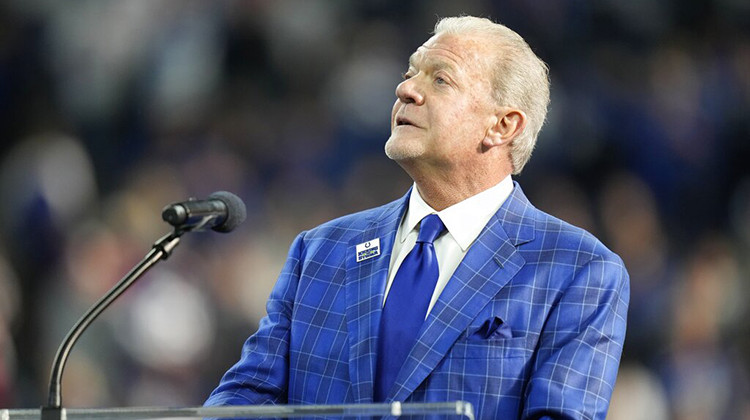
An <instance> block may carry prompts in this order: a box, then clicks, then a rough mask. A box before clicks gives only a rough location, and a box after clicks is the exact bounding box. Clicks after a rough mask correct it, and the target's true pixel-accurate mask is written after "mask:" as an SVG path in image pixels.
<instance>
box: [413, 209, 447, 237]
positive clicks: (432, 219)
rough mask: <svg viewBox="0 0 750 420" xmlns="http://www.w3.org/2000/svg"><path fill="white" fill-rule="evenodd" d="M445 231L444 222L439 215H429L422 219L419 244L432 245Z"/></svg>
mask: <svg viewBox="0 0 750 420" xmlns="http://www.w3.org/2000/svg"><path fill="white" fill-rule="evenodd" d="M444 230H445V225H444V224H443V221H442V220H440V216H438V215H437V214H429V215H427V216H425V217H424V219H422V222H421V223H420V225H419V236H418V237H417V242H426V243H430V244H431V243H432V242H433V241H434V240H435V239H437V237H438V236H440V234H441V233H443V231H444Z"/></svg>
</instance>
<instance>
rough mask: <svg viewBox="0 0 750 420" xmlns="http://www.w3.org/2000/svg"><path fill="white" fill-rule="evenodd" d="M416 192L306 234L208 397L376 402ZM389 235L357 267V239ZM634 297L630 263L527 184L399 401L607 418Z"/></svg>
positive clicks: (414, 357) (406, 369) (458, 276)
mask: <svg viewBox="0 0 750 420" xmlns="http://www.w3.org/2000/svg"><path fill="white" fill-rule="evenodd" d="M408 196H409V193H407V194H406V196H405V197H403V198H401V199H400V200H398V201H395V202H393V203H390V204H387V205H385V206H382V207H378V208H375V209H371V210H367V211H364V212H361V213H357V214H353V215H349V216H345V217H342V218H340V219H337V220H333V221H331V222H328V223H325V224H323V225H321V226H318V227H316V228H314V229H312V230H310V231H308V232H303V233H302V234H300V235H299V236H298V237H297V238H296V240H295V241H294V243H293V245H292V247H291V250H290V252H289V256H288V259H287V261H286V264H285V266H284V268H283V270H282V272H281V275H280V277H279V279H278V281H277V283H276V286H275V287H274V289H273V292H272V293H271V296H270V298H269V300H268V303H267V313H268V314H267V316H266V317H265V318H263V320H262V321H261V322H260V327H259V330H258V331H257V332H256V333H255V334H254V335H252V336H251V337H250V338H249V339H248V340H247V342H246V343H245V345H244V347H243V350H242V357H241V359H240V361H239V362H238V363H237V364H236V365H235V366H233V367H232V368H231V369H230V370H229V371H228V372H227V373H226V374H225V375H224V377H223V378H222V380H221V383H220V384H219V386H218V387H217V388H216V389H215V390H214V391H213V393H212V394H211V396H210V397H209V399H208V401H206V404H207V405H228V404H237V405H242V404H264V403H278V404H338V403H370V402H372V398H373V376H374V372H375V360H376V354H375V352H376V349H377V339H378V338H377V337H378V325H379V322H380V314H381V307H382V303H383V296H384V290H385V286H386V280H387V274H388V266H389V261H390V257H391V249H392V246H393V243H394V240H395V237H396V231H397V229H398V225H399V223H400V221H401V217H402V215H403V213H404V211H405V209H406V206H407V205H408ZM375 238H380V246H381V253H380V255H379V256H377V257H374V258H370V259H366V260H364V261H361V262H357V260H356V256H355V247H356V245H357V244H361V243H363V242H367V241H370V240H373V239H375ZM628 300H629V284H628V274H627V272H626V271H625V267H624V265H623V263H622V261H621V260H620V258H619V257H618V256H617V255H615V254H614V253H612V252H611V251H609V250H608V249H607V248H605V247H604V245H602V244H601V243H600V242H599V241H598V240H597V239H596V238H594V237H593V236H592V235H590V234H589V233H587V232H585V231H583V230H581V229H579V228H576V227H573V226H571V225H569V224H566V223H565V222H562V221H560V220H559V219H556V218H554V217H552V216H550V215H548V214H545V213H543V212H541V211H539V210H537V209H536V208H534V207H533V206H532V205H531V204H530V203H529V201H528V200H527V199H526V197H525V196H524V194H523V192H522V191H521V188H520V186H519V185H518V184H516V185H515V186H514V190H513V193H512V194H511V196H510V197H509V198H508V199H507V200H506V202H505V203H504V204H503V205H502V207H501V208H500V209H499V210H498V212H497V213H496V214H495V215H494V216H493V217H492V218H491V219H490V221H489V222H488V224H487V226H486V227H485V228H484V230H483V231H482V233H481V234H480V235H479V237H478V238H477V240H476V241H475V243H474V244H473V245H472V247H471V248H470V250H469V252H468V253H467V254H466V257H465V258H464V260H463V261H462V262H461V264H460V265H459V267H458V268H457V269H456V271H455V273H454V275H453V277H452V278H451V280H450V281H449V282H448V284H447V286H446V287H445V289H444V291H443V292H442V294H441V296H440V297H439V299H438V301H437V303H436V305H435V306H434V308H433V309H432V311H431V312H430V314H429V316H428V317H427V320H426V321H425V323H424V325H423V327H422V329H421V331H420V333H419V337H418V340H417V342H416V344H415V345H414V347H413V349H412V350H411V353H410V355H409V357H408V359H407V360H406V362H405V364H404V366H403V368H402V369H401V371H400V373H399V375H398V378H397V379H396V383H395V384H394V386H393V388H392V389H391V391H390V397H389V398H388V401H395V400H398V401H408V402H416V401H428V402H436V401H452V400H466V401H469V402H471V403H472V404H473V405H474V408H475V410H476V414H477V417H478V418H488V419H489V418H498V419H516V418H523V419H537V418H565V419H604V417H605V415H606V411H607V408H608V405H609V398H610V395H611V393H612V389H613V387H614V383H615V377H616V375H617V369H618V365H619V360H620V355H621V352H622V344H623V340H624V337H625V319H626V312H627V306H628Z"/></svg>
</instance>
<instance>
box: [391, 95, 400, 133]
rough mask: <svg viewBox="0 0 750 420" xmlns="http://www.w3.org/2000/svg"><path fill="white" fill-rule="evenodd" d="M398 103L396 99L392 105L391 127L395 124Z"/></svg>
mask: <svg viewBox="0 0 750 420" xmlns="http://www.w3.org/2000/svg"><path fill="white" fill-rule="evenodd" d="M399 103H400V101H399V100H398V99H396V102H394V103H393V109H391V127H393V126H394V125H395V122H396V113H397V112H398V109H399V108H400V107H399Z"/></svg>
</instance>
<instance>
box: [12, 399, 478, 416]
mask: <svg viewBox="0 0 750 420" xmlns="http://www.w3.org/2000/svg"><path fill="white" fill-rule="evenodd" d="M63 410H64V411H63V419H67V420H83V419H86V420H99V419H102V420H103V419H120V420H132V419H169V418H183V419H185V418H221V419H224V418H227V419H231V418H246V419H261V418H263V419H267V418H312V417H316V418H330V419H343V418H349V419H351V418H368V419H372V418H378V417H388V418H396V417H400V416H409V417H411V416H418V417H427V416H429V417H430V418H432V419H468V420H474V408H473V407H472V405H471V403H468V402H465V401H452V402H441V403H399V402H394V403H384V404H341V405H234V406H220V407H185V408H168V407H123V408H64V409H63ZM41 412H42V410H41V409H39V408H36V409H0V420H32V419H34V420H39V419H41V415H42V414H41Z"/></svg>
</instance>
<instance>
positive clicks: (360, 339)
mask: <svg viewBox="0 0 750 420" xmlns="http://www.w3.org/2000/svg"><path fill="white" fill-rule="evenodd" d="M410 191H411V190H410ZM409 194H410V192H409V193H407V194H406V196H404V197H403V198H402V199H401V200H399V201H396V202H394V203H392V204H391V205H389V206H386V207H385V209H384V211H383V212H382V213H381V214H380V216H378V217H377V218H375V219H374V220H373V222H372V223H370V225H369V226H368V227H367V228H366V229H365V230H364V231H363V232H362V234H361V235H357V236H355V237H354V238H353V239H352V240H351V241H350V242H349V245H348V247H347V251H346V317H347V328H348V334H349V375H350V379H351V383H352V388H353V393H354V401H355V403H366V402H372V398H373V379H374V376H375V360H376V352H377V348H378V346H377V338H378V327H379V324H380V314H381V312H382V305H383V297H384V294H385V286H386V282H387V279H388V277H387V276H388V268H389V265H390V260H391V253H392V250H393V242H394V241H395V239H396V232H397V230H398V225H399V222H400V221H401V217H402V215H403V213H404V211H405V209H406V205H407V203H408V202H409V201H408V200H409ZM378 238H379V239H380V255H378V256H376V257H372V258H368V259H365V260H363V261H360V262H357V252H356V248H357V245H359V244H362V243H365V242H368V241H372V240H374V239H378Z"/></svg>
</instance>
